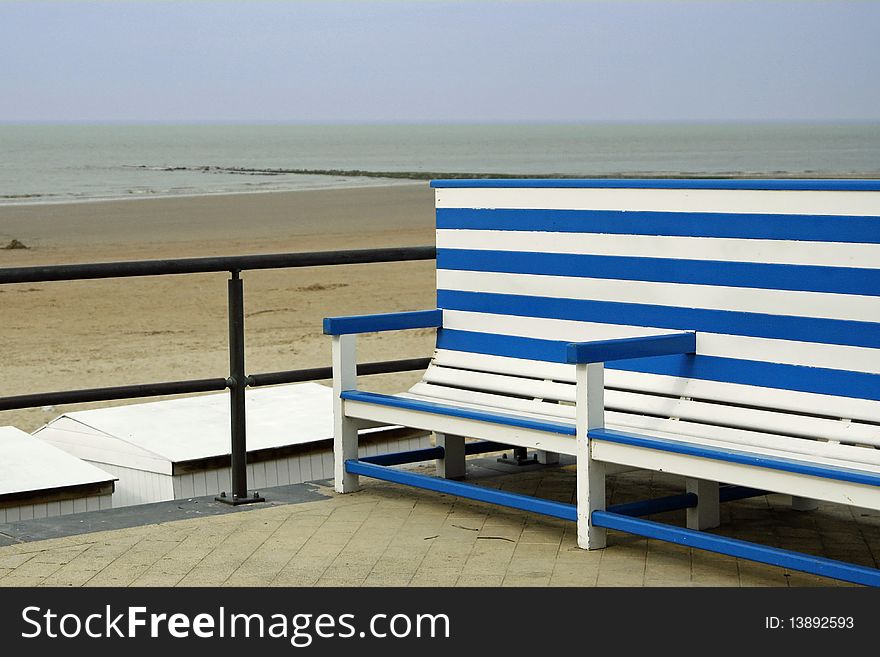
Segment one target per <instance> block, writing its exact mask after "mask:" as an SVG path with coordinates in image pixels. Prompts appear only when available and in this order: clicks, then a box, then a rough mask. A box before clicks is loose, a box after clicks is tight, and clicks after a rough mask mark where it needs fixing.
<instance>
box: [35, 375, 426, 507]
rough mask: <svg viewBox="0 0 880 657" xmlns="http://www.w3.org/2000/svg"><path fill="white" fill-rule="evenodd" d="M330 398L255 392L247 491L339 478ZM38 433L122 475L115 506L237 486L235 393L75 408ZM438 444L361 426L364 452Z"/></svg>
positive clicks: (310, 390)
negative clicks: (232, 426)
mask: <svg viewBox="0 0 880 657" xmlns="http://www.w3.org/2000/svg"><path fill="white" fill-rule="evenodd" d="M331 398H332V393H331V390H330V388H328V387H326V386H323V385H320V384H317V383H301V384H295V385H283V386H275V387H266V388H255V389H249V390H248V391H247V394H246V403H247V422H248V423H247V446H248V469H247V476H248V488H250V489H252V490H253V489H256V490H261V489H263V488H268V487H271V486H284V485H287V484H296V483H301V482H304V481H311V480H315V479H326V478H328V477H332V476H333V467H332V466H333V463H332V454H333V450H332V439H333V415H332V408H331V404H332V401H331ZM34 437H35V438H37V439H39V440H38V441H35V442H43V443H45V444H48V445H52V446H54V447H57V448H60V449H61V450H64V451H65V452H68V453H69V454H72V455H74V456H77V457H79V458H81V459H83V460H85V461H88V462H89V463H93V464H95V465H97V466H98V467H100V468H102V469H104V470H106V471H107V472H109V473H112V474H113V475H114V476H116V477H118V478H119V481H118V482H117V484H116V492H115V493H114V495H113V506H114V507H123V506H130V505H133V504H145V503H150V502H161V501H166V500H172V499H186V498H191V497H202V496H210V495H217V494H219V493H220V492H221V491H229V490H230V489H231V477H230V468H229V453H230V447H231V437H230V433H229V396H228V395H227V394H226V393H220V394H211V395H200V396H196V397H185V398H177V399H169V400H163V401H156V402H147V403H141V404H131V405H126V406H114V407H112V408H100V409H92V410H87V411H76V412H72V413H67V414H65V415H62V416H60V417H58V418H56V419H55V420H53V421H52V422H49V423H48V424H47V425H45V426H44V427H41V428H40V429H38V430H37V431H35V432H34ZM430 445H431V443H430V437H429V435H428V434H427V433H426V432H415V431H412V430H400V429H395V428H390V429H386V428H373V429H364V430H361V437H360V452H361V455H367V454H380V453H384V452H397V451H405V450H409V449H420V448H423V447H430Z"/></svg>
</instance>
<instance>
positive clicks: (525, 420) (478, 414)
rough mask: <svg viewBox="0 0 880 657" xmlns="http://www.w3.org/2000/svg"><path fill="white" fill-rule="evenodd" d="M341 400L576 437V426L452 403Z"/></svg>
mask: <svg viewBox="0 0 880 657" xmlns="http://www.w3.org/2000/svg"><path fill="white" fill-rule="evenodd" d="M340 397H342V398H343V399H348V400H351V401H359V402H366V403H368V404H378V405H380V406H391V407H393V408H405V409H408V410H411V411H421V412H423V413H432V414H434V415H448V416H450V417H460V418H464V419H466V420H478V421H480V422H493V423H495V424H504V425H506V426H510V427H521V428H523V429H536V430H538V431H547V432H549V433H560V434H563V435H567V436H574V435H575V428H574V425H573V424H566V423H564V422H551V421H549V420H536V419H533V418H529V417H523V416H521V415H512V414H509V413H496V412H488V411H478V410H475V409H471V408H462V407H459V406H453V405H451V404H437V403H434V402H426V401H422V400H420V399H409V398H408V397H397V396H395V395H383V394H379V393H376V392H364V391H362V390H346V391H344V392H343V393H342V394H341V395H340Z"/></svg>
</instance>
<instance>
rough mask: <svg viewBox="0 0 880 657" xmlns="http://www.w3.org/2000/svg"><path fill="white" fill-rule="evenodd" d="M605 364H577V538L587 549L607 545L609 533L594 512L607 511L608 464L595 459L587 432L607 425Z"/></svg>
mask: <svg viewBox="0 0 880 657" xmlns="http://www.w3.org/2000/svg"><path fill="white" fill-rule="evenodd" d="M604 378H605V377H604V366H603V364H602V363H589V364H579V365H578V366H577V393H576V394H577V541H578V547H582V548H584V549H585V550H598V549H601V548H604V547H605V542H606V532H605V529H604V528H603V527H594V526H593V523H592V522H591V516H592V513H593V511H604V510H605V464H604V463H602V462H600V461H594V460H593V458H592V455H591V450H590V440H589V437H588V436H587V432H588V431H589V430H590V429H594V428H598V427H601V426H603V424H604V413H605V401H604V392H605V383H604Z"/></svg>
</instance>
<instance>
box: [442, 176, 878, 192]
mask: <svg viewBox="0 0 880 657" xmlns="http://www.w3.org/2000/svg"><path fill="white" fill-rule="evenodd" d="M431 187H434V188H436V189H440V188H444V187H445V188H450V189H451V188H481V187H485V188H495V189H497V188H595V189H754V190H762V189H764V190H816V191H825V190H827V191H857V192H867V191H873V192H876V191H880V181H878V180H771V179H766V180H743V179H721V180H709V179H683V178H682V179H668V178H666V179H664V178H657V179H654V178H629V179H620V178H508V179H499V178H494V179H493V178H481V179H470V180H432V181H431Z"/></svg>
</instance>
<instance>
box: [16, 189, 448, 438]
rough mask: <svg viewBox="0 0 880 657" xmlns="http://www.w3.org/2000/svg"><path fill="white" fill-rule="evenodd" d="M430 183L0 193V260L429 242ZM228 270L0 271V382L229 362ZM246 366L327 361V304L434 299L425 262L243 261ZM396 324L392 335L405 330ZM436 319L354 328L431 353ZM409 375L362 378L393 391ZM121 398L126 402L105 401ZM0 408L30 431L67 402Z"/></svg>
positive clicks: (64, 382) (83, 381) (406, 304)
mask: <svg viewBox="0 0 880 657" xmlns="http://www.w3.org/2000/svg"><path fill="white" fill-rule="evenodd" d="M433 212H434V210H433V195H432V190H431V189H430V188H429V187H428V185H427V183H417V184H412V185H399V186H388V187H369V188H353V189H338V190H318V191H298V192H277V193H257V194H240V195H216V196H198V197H178V198H153V199H137V200H123V201H102V202H84V203H75V204H41V205H18V206H0V245H5V244H7V243H8V242H9V241H10V240H12V239H17V240H19V241H21V242H22V243H23V244H25V245H27V246H28V247H30V248H28V249H20V250H0V267H18V266H28V265H38V264H39V265H43V264H60V263H77V262H102V261H103V262H106V261H115V260H140V259H152V258H173V257H190V256H207V255H241V254H251V253H282V252H294V251H319V250H332V249H353V248H369V247H382V246H406V245H419V244H432V243H433V240H434V232H433V222H434V216H433ZM227 276H228V275H225V274H195V275H184V276H165V277H152V278H137V279H109V280H102V281H74V282H63V283H40V284H23V285H6V286H0V308H2V317H3V322H2V324H0V343H2V345H3V378H2V382H0V396H5V395H15V394H25V393H32V392H43V391H55V390H65V389H74V388H87V387H98V386H113V385H124V384H133V383H147V382H153V381H170V380H175V379H190V378H201V377H213V376H225V375H226V373H227V369H228V356H227V351H226V345H227V336H226V283H225V280H226V278H227ZM243 278H244V281H245V303H246V308H245V312H246V337H247V369H248V371H249V372H251V373H255V372H268V371H275V370H287V369H295V368H300V367H316V366H321V365H327V364H329V362H330V343H329V339H327V338H326V337H325V336H323V335H322V334H321V320H322V318H323V317H325V316H328V315H340V314H358V313H370V312H391V311H397V310H414V309H421V308H430V307H433V305H434V263H433V261H426V262H414V263H389V264H377V265H355V266H348V267H323V268H309V269H289V270H269V271H259V272H246V273H245V274H244V275H243ZM401 338H402V339H403V341H401ZM432 344H433V332H432V331H429V330H424V331H405V332H401V333H399V334H397V338H396V339H395V340H386V339H382V338H381V337H380V338H377V336H370V335H367V336H363V338H362V339H361V340H359V343H358V346H359V354H360V359H361V360H380V359H389V358H405V357H415V356H427V355H429V354H430V351H431V347H432ZM416 377H417V373H402V374H394V375H386V376H382V377H371V379H370V382H369V386H370V387H372V388H374V389H377V390H394V389H400V387H402V386H404V385H406V384H407V383H408V382H410V381H413V380H414V379H415V378H416ZM117 403H132V402H117ZM109 404H110V403H109V402H104V403H101V404H92V405H78V406H73V405H71V406H59V407H55V408H50V409H40V408H37V409H28V410H21V411H5V412H0V425H13V426H17V427H19V428H20V429H23V430H25V431H32V430H33V429H35V428H37V427H39V426H40V425H42V424H43V423H45V422H47V421H48V420H51V419H52V418H54V417H55V416H57V415H59V414H61V413H62V412H65V411H68V410H75V409H78V408H86V407H89V406H96V405H97V406H104V405H109Z"/></svg>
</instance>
